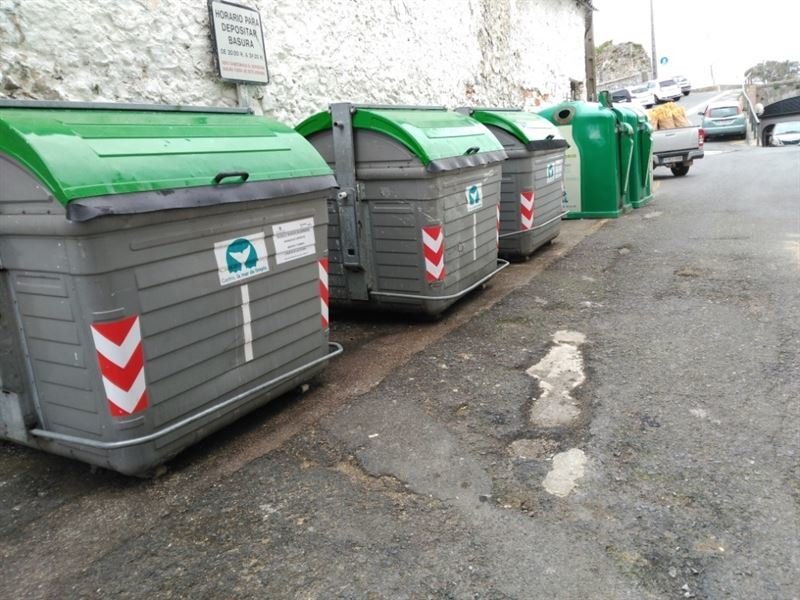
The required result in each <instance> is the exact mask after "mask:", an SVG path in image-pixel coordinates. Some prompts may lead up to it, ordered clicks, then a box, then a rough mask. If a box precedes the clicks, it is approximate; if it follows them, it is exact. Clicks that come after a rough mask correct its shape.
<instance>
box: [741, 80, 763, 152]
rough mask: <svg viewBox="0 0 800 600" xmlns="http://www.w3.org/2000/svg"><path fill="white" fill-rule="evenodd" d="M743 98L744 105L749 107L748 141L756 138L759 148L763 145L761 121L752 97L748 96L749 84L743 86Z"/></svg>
mask: <svg viewBox="0 0 800 600" xmlns="http://www.w3.org/2000/svg"><path fill="white" fill-rule="evenodd" d="M742 96H743V97H744V103H745V105H746V106H747V140H748V141H751V140H752V139H753V137H755V138H756V144H757V145H758V146H760V145H761V131H760V128H761V127H760V126H761V120H760V119H759V118H758V114H756V110H755V108H754V107H753V102H752V101H751V100H750V96H749V95H748V94H747V84H746V83H743V84H742Z"/></svg>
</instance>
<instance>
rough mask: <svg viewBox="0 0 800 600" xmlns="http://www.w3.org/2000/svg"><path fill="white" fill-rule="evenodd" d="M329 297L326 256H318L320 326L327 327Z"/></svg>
mask: <svg viewBox="0 0 800 600" xmlns="http://www.w3.org/2000/svg"><path fill="white" fill-rule="evenodd" d="M329 297H330V291H329V289H328V259H327V258H320V259H319V304H320V311H321V312H320V315H321V318H322V328H323V329H328V327H329V325H330V323H329V317H328V301H329Z"/></svg>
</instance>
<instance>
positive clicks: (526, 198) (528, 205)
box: [519, 191, 535, 231]
mask: <svg viewBox="0 0 800 600" xmlns="http://www.w3.org/2000/svg"><path fill="white" fill-rule="evenodd" d="M534 212H535V211H534V207H533V192H532V191H528V192H522V193H521V194H520V195H519V220H520V225H521V229H522V230H523V231H527V230H529V229H530V228H531V227H533V218H534Z"/></svg>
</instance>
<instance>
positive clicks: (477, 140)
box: [297, 106, 506, 172]
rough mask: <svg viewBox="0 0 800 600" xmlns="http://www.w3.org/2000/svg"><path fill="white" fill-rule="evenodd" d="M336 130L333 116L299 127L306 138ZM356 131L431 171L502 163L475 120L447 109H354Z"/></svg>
mask: <svg viewBox="0 0 800 600" xmlns="http://www.w3.org/2000/svg"><path fill="white" fill-rule="evenodd" d="M331 127H332V123H331V113H330V112H327V111H326V112H320V113H317V114H315V115H312V116H311V117H309V118H308V119H306V120H305V121H303V122H302V123H300V124H299V125H298V126H297V131H298V132H300V133H301V134H302V135H304V136H306V137H310V136H312V135H314V134H315V133H319V132H321V131H325V130H327V129H330V128H331ZM353 128H354V129H366V130H370V131H375V132H378V133H382V134H384V135H386V136H389V137H391V138H393V139H394V140H396V141H398V142H399V143H401V144H402V145H403V146H405V147H406V148H408V149H409V151H411V152H412V153H413V154H414V155H415V156H416V157H417V158H418V159H419V160H420V162H421V163H422V164H423V165H425V166H426V168H427V169H428V171H432V172H435V171H444V170H451V169H454V168H463V167H465V166H477V165H479V164H487V163H489V162H499V161H502V160H504V159H505V158H506V154H505V151H504V150H503V146H502V145H501V144H500V142H498V141H497V138H495V137H494V136H493V135H492V133H491V132H490V131H489V130H488V129H487V128H486V127H484V126H483V125H481V124H480V123H479V122H477V121H475V120H474V119H472V118H470V117H468V116H466V115H463V114H460V113H457V112H453V111H449V110H446V109H444V108H384V107H380V108H372V107H358V106H354V107H353Z"/></svg>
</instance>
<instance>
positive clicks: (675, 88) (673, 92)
mask: <svg viewBox="0 0 800 600" xmlns="http://www.w3.org/2000/svg"><path fill="white" fill-rule="evenodd" d="M648 84H652V87H653V94H654V95H655V97H656V102H658V103H661V102H674V101H676V100H680V98H681V96H683V92H682V91H681V87H680V86H679V85H678V84H677V83H675V80H674V79H659V80H658V81H648Z"/></svg>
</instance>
